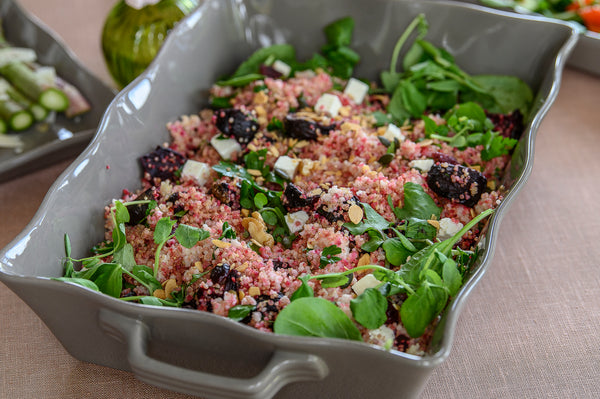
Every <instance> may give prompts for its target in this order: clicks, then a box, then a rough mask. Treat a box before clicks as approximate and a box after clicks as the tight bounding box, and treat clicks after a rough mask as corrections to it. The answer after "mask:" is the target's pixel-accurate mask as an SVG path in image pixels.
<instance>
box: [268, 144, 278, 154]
mask: <svg viewBox="0 0 600 399" xmlns="http://www.w3.org/2000/svg"><path fill="white" fill-rule="evenodd" d="M269 152H270V153H271V154H273V156H274V157H279V150H278V149H277V147H275V146H271V147H269Z"/></svg>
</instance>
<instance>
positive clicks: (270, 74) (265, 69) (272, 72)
mask: <svg viewBox="0 0 600 399" xmlns="http://www.w3.org/2000/svg"><path fill="white" fill-rule="evenodd" d="M259 72H260V74H261V75H264V76H266V77H267V78H273V79H279V78H280V77H282V76H283V74H282V73H281V72H279V71H278V70H276V69H275V68H273V67H272V66H269V65H265V64H262V65H261V66H260V68H259Z"/></svg>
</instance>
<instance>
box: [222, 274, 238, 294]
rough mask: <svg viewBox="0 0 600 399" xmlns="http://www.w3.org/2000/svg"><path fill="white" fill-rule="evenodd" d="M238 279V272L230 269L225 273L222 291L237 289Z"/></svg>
mask: <svg viewBox="0 0 600 399" xmlns="http://www.w3.org/2000/svg"><path fill="white" fill-rule="evenodd" d="M239 279H240V272H238V271H237V270H235V269H234V270H231V271H230V272H229V274H228V275H227V279H226V280H225V286H224V287H223V290H224V291H237V290H238V281H239Z"/></svg>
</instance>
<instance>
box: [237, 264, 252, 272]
mask: <svg viewBox="0 0 600 399" xmlns="http://www.w3.org/2000/svg"><path fill="white" fill-rule="evenodd" d="M248 266H250V264H249V263H248V262H244V263H242V264H241V265H239V266H238V267H236V268H235V270H237V271H238V272H243V271H244V270H246V269H247V268H248Z"/></svg>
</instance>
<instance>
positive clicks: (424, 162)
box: [408, 159, 433, 172]
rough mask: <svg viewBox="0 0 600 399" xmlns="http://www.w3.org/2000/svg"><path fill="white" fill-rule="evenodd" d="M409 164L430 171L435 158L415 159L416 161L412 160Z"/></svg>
mask: <svg viewBox="0 0 600 399" xmlns="http://www.w3.org/2000/svg"><path fill="white" fill-rule="evenodd" d="M408 166H410V167H411V168H415V169H419V170H420V171H423V172H429V170H430V169H431V167H432V166H433V159H415V160H414V161H410V162H409V163H408Z"/></svg>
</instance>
